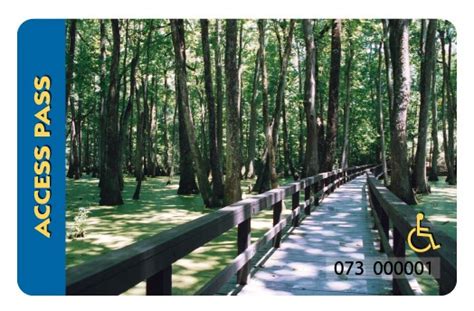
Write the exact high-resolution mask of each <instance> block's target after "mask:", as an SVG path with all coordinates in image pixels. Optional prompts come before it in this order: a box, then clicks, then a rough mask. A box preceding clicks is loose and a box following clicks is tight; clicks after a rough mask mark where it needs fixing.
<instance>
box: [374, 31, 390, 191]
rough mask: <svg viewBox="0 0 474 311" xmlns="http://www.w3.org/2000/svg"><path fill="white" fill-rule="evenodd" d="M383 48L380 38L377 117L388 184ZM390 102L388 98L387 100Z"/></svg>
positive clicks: (382, 158)
mask: <svg viewBox="0 0 474 311" xmlns="http://www.w3.org/2000/svg"><path fill="white" fill-rule="evenodd" d="M383 48H384V40H383V39H382V40H381V41H380V44H379V49H378V66H377V109H376V110H377V117H378V124H379V127H378V132H379V136H380V155H381V157H380V158H381V160H382V170H383V182H384V185H385V186H386V187H387V186H388V169H387V157H386V153H385V125H384V123H385V120H384V113H383V104H382V49H383ZM389 104H390V100H389Z"/></svg>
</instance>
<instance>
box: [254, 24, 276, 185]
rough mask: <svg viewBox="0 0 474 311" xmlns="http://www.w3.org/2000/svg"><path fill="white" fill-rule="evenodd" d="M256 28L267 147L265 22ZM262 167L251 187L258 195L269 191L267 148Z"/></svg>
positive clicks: (267, 112) (268, 130) (267, 114)
mask: <svg viewBox="0 0 474 311" xmlns="http://www.w3.org/2000/svg"><path fill="white" fill-rule="evenodd" d="M257 26H258V44H259V49H260V70H261V77H262V116H263V131H264V134H265V142H266V146H267V145H268V137H267V136H268V133H270V132H271V131H270V129H269V102H270V100H269V93H268V72H267V64H266V52H265V20H263V19H259V20H258V22H257ZM262 162H263V163H262V166H261V169H260V173H259V174H258V176H257V181H256V182H255V185H254V187H253V189H252V190H253V191H258V192H259V193H262V192H265V191H267V190H269V189H270V170H269V169H268V167H267V166H268V164H269V161H268V148H264V152H263V156H262Z"/></svg>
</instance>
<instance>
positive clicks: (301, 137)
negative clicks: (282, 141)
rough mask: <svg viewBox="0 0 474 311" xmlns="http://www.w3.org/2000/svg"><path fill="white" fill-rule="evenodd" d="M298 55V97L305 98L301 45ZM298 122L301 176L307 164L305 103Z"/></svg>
mask: <svg viewBox="0 0 474 311" xmlns="http://www.w3.org/2000/svg"><path fill="white" fill-rule="evenodd" d="M296 52H297V53H296V55H297V58H298V95H299V96H301V98H303V97H304V94H303V77H302V72H303V70H302V67H301V52H300V45H299V44H298V43H297V44H296ZM298 120H299V134H298V168H299V169H300V175H304V174H305V164H304V153H305V146H304V144H305V142H304V137H305V135H304V122H305V112H304V102H303V103H300V102H298Z"/></svg>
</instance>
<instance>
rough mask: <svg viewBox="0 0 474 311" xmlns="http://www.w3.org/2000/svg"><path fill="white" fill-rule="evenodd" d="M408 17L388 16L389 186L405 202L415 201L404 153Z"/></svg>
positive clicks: (406, 156) (408, 68) (408, 56)
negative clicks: (390, 93)
mask: <svg viewBox="0 0 474 311" xmlns="http://www.w3.org/2000/svg"><path fill="white" fill-rule="evenodd" d="M408 24H409V21H408V20H404V19H400V20H390V21H389V31H390V52H391V61H392V68H393V91H394V105H393V109H392V120H393V124H392V125H391V129H390V135H391V144H390V151H391V156H392V161H391V163H392V173H391V184H390V190H391V191H392V192H393V193H394V194H395V195H397V196H398V197H399V198H400V199H401V200H403V201H405V202H406V203H407V204H416V199H415V195H414V193H413V191H412V188H411V185H410V180H409V171H408V160H407V158H408V155H407V132H406V121H407V109H408V104H409V102H410V53H409V41H408V39H409V37H408V36H409V35H408Z"/></svg>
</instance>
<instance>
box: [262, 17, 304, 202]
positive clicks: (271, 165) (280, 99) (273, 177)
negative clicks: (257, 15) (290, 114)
mask: <svg viewBox="0 0 474 311" xmlns="http://www.w3.org/2000/svg"><path fill="white" fill-rule="evenodd" d="M294 28H295V20H291V21H290V25H289V30H288V35H287V38H286V42H285V50H284V53H283V57H282V61H281V67H280V73H279V75H278V86H277V91H276V97H275V110H274V112H273V118H272V121H271V123H268V125H267V128H266V149H267V150H266V152H265V153H264V154H266V157H265V158H264V164H263V165H262V169H261V173H260V174H259V177H258V179H257V182H256V186H255V187H256V189H257V191H258V192H260V193H261V192H265V191H267V190H268V189H266V188H265V185H266V184H267V183H266V181H265V178H268V177H269V178H270V183H271V187H272V189H274V188H277V187H278V175H277V172H276V165H275V164H276V155H275V153H276V149H277V145H278V144H277V142H278V128H279V124H280V118H281V111H282V107H283V105H284V96H285V88H286V72H287V69H288V62H289V58H290V54H291V45H292V40H293V31H294ZM262 55H263V54H262ZM262 58H264V57H262ZM263 63H264V62H263ZM262 69H263V68H262ZM265 69H266V67H265ZM262 73H263V71H262ZM265 76H266V73H265ZM263 80H266V77H265V78H263V75H262V81H263ZM264 88H265V87H264ZM267 107H268V106H267ZM267 113H268V112H267ZM267 118H268V115H267ZM255 187H254V188H255Z"/></svg>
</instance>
